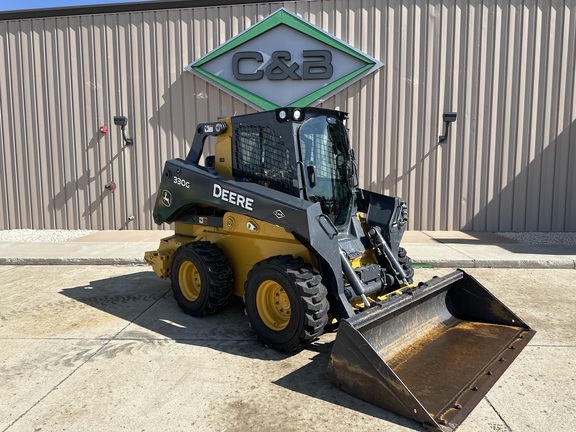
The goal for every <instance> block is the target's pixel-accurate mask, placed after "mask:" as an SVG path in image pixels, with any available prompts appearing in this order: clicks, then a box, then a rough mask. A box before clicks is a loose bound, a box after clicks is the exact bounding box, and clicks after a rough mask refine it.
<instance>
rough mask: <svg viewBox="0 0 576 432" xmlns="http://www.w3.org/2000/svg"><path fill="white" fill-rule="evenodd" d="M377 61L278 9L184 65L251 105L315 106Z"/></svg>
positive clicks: (363, 73) (375, 68) (378, 65)
mask: <svg viewBox="0 0 576 432" xmlns="http://www.w3.org/2000/svg"><path fill="white" fill-rule="evenodd" d="M381 66H382V63H380V62H379V61H377V60H375V59H373V58H372V57H370V56H368V55H367V54H364V53H362V52H361V51H359V50H357V49H355V48H353V47H351V46H350V45H348V44H346V43H345V42H342V41H341V40H339V39H336V38H335V37H334V36H332V35H330V34H328V33H326V32H324V31H323V30H322V29H320V28H318V27H316V26H314V25H312V24H310V23H309V22H307V21H304V20H303V19H301V18H300V17H298V16H296V15H294V14H293V13H291V12H288V11H287V10H285V9H280V10H278V11H276V12H275V13H273V14H272V15H270V16H268V17H267V18H265V19H264V20H263V21H260V22H259V23H257V24H255V25H254V26H252V27H250V28H249V29H247V30H246V31H244V32H243V33H240V34H239V35H238V36H236V37H234V38H232V39H230V40H229V41H227V42H225V43H224V44H222V45H221V46H219V47H218V48H216V49H215V50H213V51H211V52H210V53H208V54H206V55H205V56H204V57H202V58H200V59H198V60H196V61H195V62H193V63H191V64H190V65H188V66H187V67H186V70H188V71H190V72H192V73H194V74H196V75H198V76H200V77H202V78H204V79H206V80H207V81H209V82H211V83H212V84H214V85H215V86H217V87H219V88H221V89H222V90H224V91H226V92H228V93H230V94H232V95H233V96H235V97H237V98H238V99H241V100H243V101H244V102H246V103H247V104H249V105H251V106H253V107H255V108H256V109H264V110H268V109H274V108H277V107H280V106H308V105H312V106H313V105H316V104H318V103H321V102H322V101H323V100H325V99H327V98H328V97H330V96H331V95H333V94H335V93H337V92H338V91H340V90H342V89H343V88H345V87H348V86H349V85H350V84H352V83H354V82H356V81H357V80H359V79H360V78H362V77H364V76H366V75H368V74H370V73H371V72H373V71H375V70H377V69H378V68H380V67H381Z"/></svg>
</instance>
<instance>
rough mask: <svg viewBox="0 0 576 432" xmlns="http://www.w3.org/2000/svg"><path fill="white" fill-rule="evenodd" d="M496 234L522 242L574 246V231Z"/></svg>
mask: <svg viewBox="0 0 576 432" xmlns="http://www.w3.org/2000/svg"><path fill="white" fill-rule="evenodd" d="M497 234H498V235H501V236H502V237H506V238H509V239H512V240H516V241H517V242H519V243H523V244H542V245H545V244H549V245H568V246H576V232H499V233H497Z"/></svg>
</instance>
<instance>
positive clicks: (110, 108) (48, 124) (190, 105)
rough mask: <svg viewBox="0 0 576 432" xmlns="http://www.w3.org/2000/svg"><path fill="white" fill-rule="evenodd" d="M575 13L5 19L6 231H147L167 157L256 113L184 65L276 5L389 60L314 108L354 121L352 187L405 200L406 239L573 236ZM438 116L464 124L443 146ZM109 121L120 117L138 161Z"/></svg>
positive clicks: (342, 9)
mask: <svg viewBox="0 0 576 432" xmlns="http://www.w3.org/2000/svg"><path fill="white" fill-rule="evenodd" d="M575 3H576V2H575V1H570V0H565V1H547V2H541V1H536V0H524V1H520V0H517V1H514V0H509V1H498V0H485V1H467V2H463V1H458V2H457V1H455V0H453V1H415V0H412V1H401V0H390V1H376V0H348V1H309V2H287V3H265V4H252V5H239V6H225V7H224V6H223V7H212V8H193V9H180V10H169V11H157V12H153V11H152V12H133V13H120V14H106V15H91V16H78V17H67V18H44V19H34V20H21V21H8V22H0V56H1V58H2V59H3V62H2V65H0V114H1V118H0V140H1V148H0V179H1V181H2V184H1V186H0V187H1V189H0V190H1V196H0V228H2V229H8V228H93V229H123V228H131V229H149V228H153V227H155V225H154V224H153V222H152V219H151V209H152V207H153V203H154V198H155V197H154V196H155V193H156V188H157V185H158V182H159V176H160V173H161V170H162V166H163V163H164V161H165V160H166V159H168V158H173V157H183V156H185V154H186V153H187V150H188V147H189V145H190V143H191V141H192V137H193V134H194V129H195V125H196V124H197V123H199V122H203V121H207V120H211V119H214V118H216V117H217V116H220V115H231V114H242V113H246V112H251V111H252V109H251V108H249V107H247V106H246V105H244V104H243V103H241V102H239V101H237V100H235V99H233V98H232V97H230V96H228V95H227V94H225V93H223V92H222V91H220V90H218V89H216V88H215V87H213V86H211V85H209V84H207V83H206V82H204V81H203V80H201V79H199V78H197V77H195V76H193V75H192V74H189V73H187V72H184V71H183V68H184V66H185V65H186V64H188V63H190V62H191V61H193V60H195V59H197V58H199V57H201V56H202V55H204V54H206V53H207V52H209V51H210V50H212V49H214V48H216V47H217V46H218V45H220V44H222V43H223V42H225V41H226V40H228V39H229V38H231V37H233V36H235V35H236V34H238V33H239V32H241V31H243V30H245V29H246V28H248V27H249V26H251V25H253V24H255V23H256V22H257V21H259V20H260V19H262V18H264V17H266V16H267V15H269V14H270V13H271V12H273V11H275V10H276V9H278V8H280V7H286V8H287V9H289V10H291V11H294V12H296V13H297V14H299V15H300V16H302V17H303V18H304V19H306V20H309V21H310V22H312V23H314V24H316V25H317V26H319V27H321V28H323V29H324V30H325V31H327V32H329V33H332V34H334V35H335V36H336V37H338V38H340V39H342V40H344V41H346V42H347V43H349V44H351V45H353V46H355V47H357V48H359V49H361V50H363V51H365V52H366V53H368V54H369V55H371V56H373V57H375V58H377V59H379V60H381V61H382V62H384V64H385V65H384V67H383V68H382V69H380V70H379V71H378V72H377V73H375V74H372V75H371V76H368V77H366V78H364V79H362V80H361V81H359V82H357V83H355V84H354V85H352V86H350V87H349V88H348V89H346V90H344V91H342V92H340V93H339V94H337V95H335V96H333V97H332V98H330V99H329V100H327V101H325V102H324V103H323V104H322V105H323V106H325V107H330V108H334V107H337V108H339V109H342V110H346V111H348V112H350V114H351V120H350V124H349V126H350V130H351V138H352V140H353V143H354V146H355V147H356V153H357V156H358V162H359V164H360V168H361V169H360V183H361V185H362V186H363V187H366V188H368V189H371V190H375V191H378V192H384V193H388V194H398V195H400V196H403V197H404V198H406V199H407V200H408V203H409V206H410V209H411V221H410V228H411V229H422V230H450V229H466V230H479V231H483V230H515V231H525V230H529V231H549V230H554V231H574V230H576V177H575V176H576V174H575V169H574V168H575V165H576V86H575V79H576V77H575V73H576V72H575V71H576V43H575V41H576V4H575ZM446 111H457V112H458V120H457V122H456V123H454V124H453V125H452V127H451V129H450V139H449V141H448V142H447V143H445V144H439V143H438V136H439V135H441V134H442V113H443V112H446ZM114 115H126V116H128V118H129V125H128V127H127V135H128V136H132V137H133V138H134V142H135V145H134V146H133V147H125V146H123V143H122V141H121V137H120V131H119V129H118V128H117V127H115V126H114V125H113V121H112V119H113V116H114ZM102 125H106V126H108V128H109V132H108V134H105V135H104V134H101V133H99V128H100V126H102ZM108 181H115V182H116V183H117V184H118V188H117V189H116V191H115V192H108V191H106V190H105V189H104V185H105V184H106V183H107V182H108ZM132 215H133V216H134V217H135V219H134V220H133V221H132V222H130V221H129V217H130V216H132Z"/></svg>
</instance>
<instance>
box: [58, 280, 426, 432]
mask: <svg viewBox="0 0 576 432" xmlns="http://www.w3.org/2000/svg"><path fill="white" fill-rule="evenodd" d="M61 293H62V294H63V295H65V296H66V297H68V298H70V299H73V300H75V301H78V302H81V303H84V304H86V305H88V306H91V307H93V308H96V309H98V310H100V311H102V312H105V313H107V314H111V315H114V316H116V317H118V318H120V319H122V320H125V321H127V322H128V323H129V324H128V325H127V326H126V327H125V328H124V330H122V331H121V332H120V333H119V334H118V335H116V337H115V339H118V340H127V339H129V340H133V341H134V340H141V341H146V342H148V341H155V342H157V341H159V340H165V339H169V340H174V341H176V342H177V343H181V344H189V345H196V346H202V347H208V348H211V349H214V350H218V351H221V352H225V353H227V354H232V355H237V356H242V357H247V358H253V359H260V360H275V361H281V360H285V359H288V358H290V357H291V356H292V354H284V353H280V352H277V351H275V350H273V349H270V348H267V347H265V346H264V345H263V344H262V343H261V342H260V341H258V339H257V338H256V336H255V334H254V333H253V332H252V330H251V329H250V326H249V324H248V319H247V318H246V316H245V314H244V304H243V302H242V300H241V299H240V298H237V297H233V299H232V301H231V302H230V304H229V305H228V307H226V309H224V310H223V311H221V312H219V313H217V314H214V315H209V316H206V317H204V318H194V317H191V316H188V315H186V314H185V313H184V312H182V311H181V310H180V308H179V307H178V305H177V304H176V301H175V300H174V298H173V296H172V290H171V288H170V283H169V281H162V280H160V279H158V277H157V276H156V275H155V274H154V273H153V272H151V271H142V272H138V273H133V274H128V275H122V276H116V277H110V278H106V279H101V280H94V281H91V282H90V283H89V284H87V285H81V286H77V287H73V288H65V289H63V290H62V291H61ZM325 338H327V339H328V340H329V341H328V342H322V340H320V341H317V342H315V343H314V344H311V345H309V346H308V347H306V348H305V349H304V350H303V351H301V354H305V355H306V354H310V362H309V363H307V364H306V365H304V366H303V367H300V368H299V369H297V370H295V371H293V372H291V373H289V374H288V375H286V376H284V377H283V378H281V379H280V380H277V381H275V382H274V383H275V384H277V385H279V386H281V387H284V388H286V389H288V390H291V391H294V392H297V393H301V394H305V395H307V396H311V397H314V398H318V399H321V400H324V401H326V402H329V403H332V404H335V405H338V406H342V407H345V408H349V409H351V410H354V411H359V412H362V413H364V414H366V415H370V416H373V417H376V418H380V419H383V420H386V421H389V422H392V423H396V424H398V425H402V426H405V427H408V428H411V429H414V430H424V429H423V428H421V427H420V426H419V425H418V424H417V423H415V422H413V421H411V420H408V419H405V418H403V417H400V416H397V415H395V414H393V413H390V412H388V411H385V410H383V409H381V408H378V407H375V406H373V405H371V404H368V403H366V402H363V401H361V400H359V399H356V398H354V397H352V396H349V395H348V394H346V393H345V392H343V391H341V390H339V389H338V388H336V387H335V386H334V385H333V384H332V383H331V382H330V381H328V379H327V378H325V376H324V375H325V371H326V367H327V365H328V360H329V357H330V352H331V349H332V341H333V338H334V336H333V335H330V334H328V335H326V336H325Z"/></svg>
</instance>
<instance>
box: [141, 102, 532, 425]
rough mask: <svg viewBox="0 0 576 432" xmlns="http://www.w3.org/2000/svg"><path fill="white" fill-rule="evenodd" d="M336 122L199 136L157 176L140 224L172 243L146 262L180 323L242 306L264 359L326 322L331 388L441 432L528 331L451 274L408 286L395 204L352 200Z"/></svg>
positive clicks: (295, 345) (336, 118)
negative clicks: (333, 331) (266, 350)
mask: <svg viewBox="0 0 576 432" xmlns="http://www.w3.org/2000/svg"><path fill="white" fill-rule="evenodd" d="M346 119H347V114H346V113H343V112H340V111H334V110H328V109H322V108H310V107H309V108H280V109H276V110H273V111H266V112H260V113H254V114H246V115H240V116H234V117H230V118H222V119H218V120H217V121H214V122H210V123H202V124H199V125H198V126H197V129H196V134H195V137H194V139H193V142H192V147H191V149H190V151H189V153H188V155H187V157H186V158H185V159H174V160H169V161H167V162H166V163H165V167H164V171H163V174H162V180H161V182H160V186H159V189H158V195H157V199H156V204H155V207H154V211H153V217H154V221H155V222H156V223H157V224H159V225H160V224H163V223H174V228H175V234H174V235H173V236H170V237H167V238H165V239H163V240H161V242H160V246H159V247H158V249H157V250H155V251H150V252H147V253H146V256H145V258H146V260H147V262H148V263H150V264H151V265H152V268H153V269H154V271H155V273H156V274H157V275H158V276H160V277H161V278H164V279H167V278H169V279H170V280H171V286H172V289H173V292H174V297H175V299H176V301H177V302H178V305H179V306H180V308H181V309H182V310H183V311H184V312H186V313H188V314H190V315H192V316H204V315H206V314H209V313H214V312H217V311H218V310H219V309H221V308H223V307H225V305H226V303H227V302H228V300H229V298H230V296H232V295H236V296H240V297H242V298H243V299H244V305H245V310H246V315H247V317H248V320H249V322H250V325H251V327H252V329H253V330H254V332H255V333H256V335H257V336H258V338H259V339H260V340H262V342H263V343H264V344H266V345H267V346H269V347H272V348H274V349H277V350H280V351H284V352H291V351H294V350H298V349H300V348H302V347H304V346H306V345H307V344H309V343H311V342H312V341H314V340H315V339H317V338H318V337H319V336H320V335H321V334H322V333H323V332H324V329H325V327H326V326H327V325H328V324H332V323H337V324H338V330H337V336H336V340H335V342H334V346H333V349H332V354H331V357H330V361H329V366H328V371H327V376H328V377H329V379H330V380H332V381H333V382H334V383H335V384H336V385H337V386H339V387H340V388H341V389H343V390H344V391H346V392H348V393H350V394H352V395H354V396H356V397H358V398H361V399H363V400H365V401H368V402H370V403H373V404H375V405H378V406H380V407H383V408H385V409H388V410H390V411H393V412H396V413H398V414H401V415H403V416H406V417H409V418H412V419H414V420H416V421H419V422H421V423H422V424H424V425H425V426H426V427H427V428H429V429H432V430H453V429H455V428H456V427H457V426H458V425H459V424H460V423H461V422H462V421H463V420H464V418H465V417H466V416H467V415H468V414H469V413H470V411H471V410H472V409H473V408H474V406H475V405H476V404H477V403H478V402H479V401H480V400H481V399H482V397H483V396H484V395H485V394H486V393H487V392H488V390H489V389H490V387H491V386H492V385H493V384H494V383H495V381H496V380H497V379H498V378H499V377H500V376H501V374H502V373H503V372H504V370H505V369H506V368H507V367H508V366H509V365H510V363H511V362H512V361H513V360H514V359H515V358H516V356H517V355H518V354H519V353H520V351H521V350H522V349H523V348H524V347H525V346H526V344H527V343H528V341H529V340H530V339H531V337H532V336H533V335H534V333H535V332H534V331H533V330H532V329H530V328H529V327H528V326H527V325H526V324H525V323H524V322H523V321H522V320H521V319H520V318H518V317H517V316H516V315H515V314H514V313H513V312H511V311H510V310H509V309H508V308H507V307H506V306H504V305H503V304H502V303H501V302H500V301H499V300H498V299H497V298H495V297H494V296H493V295H492V294H491V293H490V292H488V291H487V290H486V289H485V288H484V287H482V285H481V284H480V283H478V282H477V281H476V280H474V279H473V278H472V277H471V276H469V275H468V274H466V273H465V272H463V271H461V270H457V271H455V272H453V273H451V274H449V275H448V276H445V277H441V278H433V279H432V280H430V281H427V282H424V283H419V284H414V283H413V276H414V270H413V266H412V262H411V259H410V258H409V256H408V255H407V253H406V250H405V249H404V248H403V247H401V245H400V242H401V239H402V236H403V234H404V231H405V230H406V224H407V221H408V211H407V207H406V203H405V202H404V201H403V200H402V199H401V198H399V197H391V196H386V195H382V194H378V193H375V192H371V191H368V190H364V189H361V188H360V187H358V181H357V172H358V171H357V170H358V168H357V166H356V163H355V158H354V152H353V151H352V149H351V147H350V144H349V140H348V133H347V129H346ZM208 138H210V140H211V141H212V142H210V144H208V142H207V140H208ZM214 141H215V142H214Z"/></svg>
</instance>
